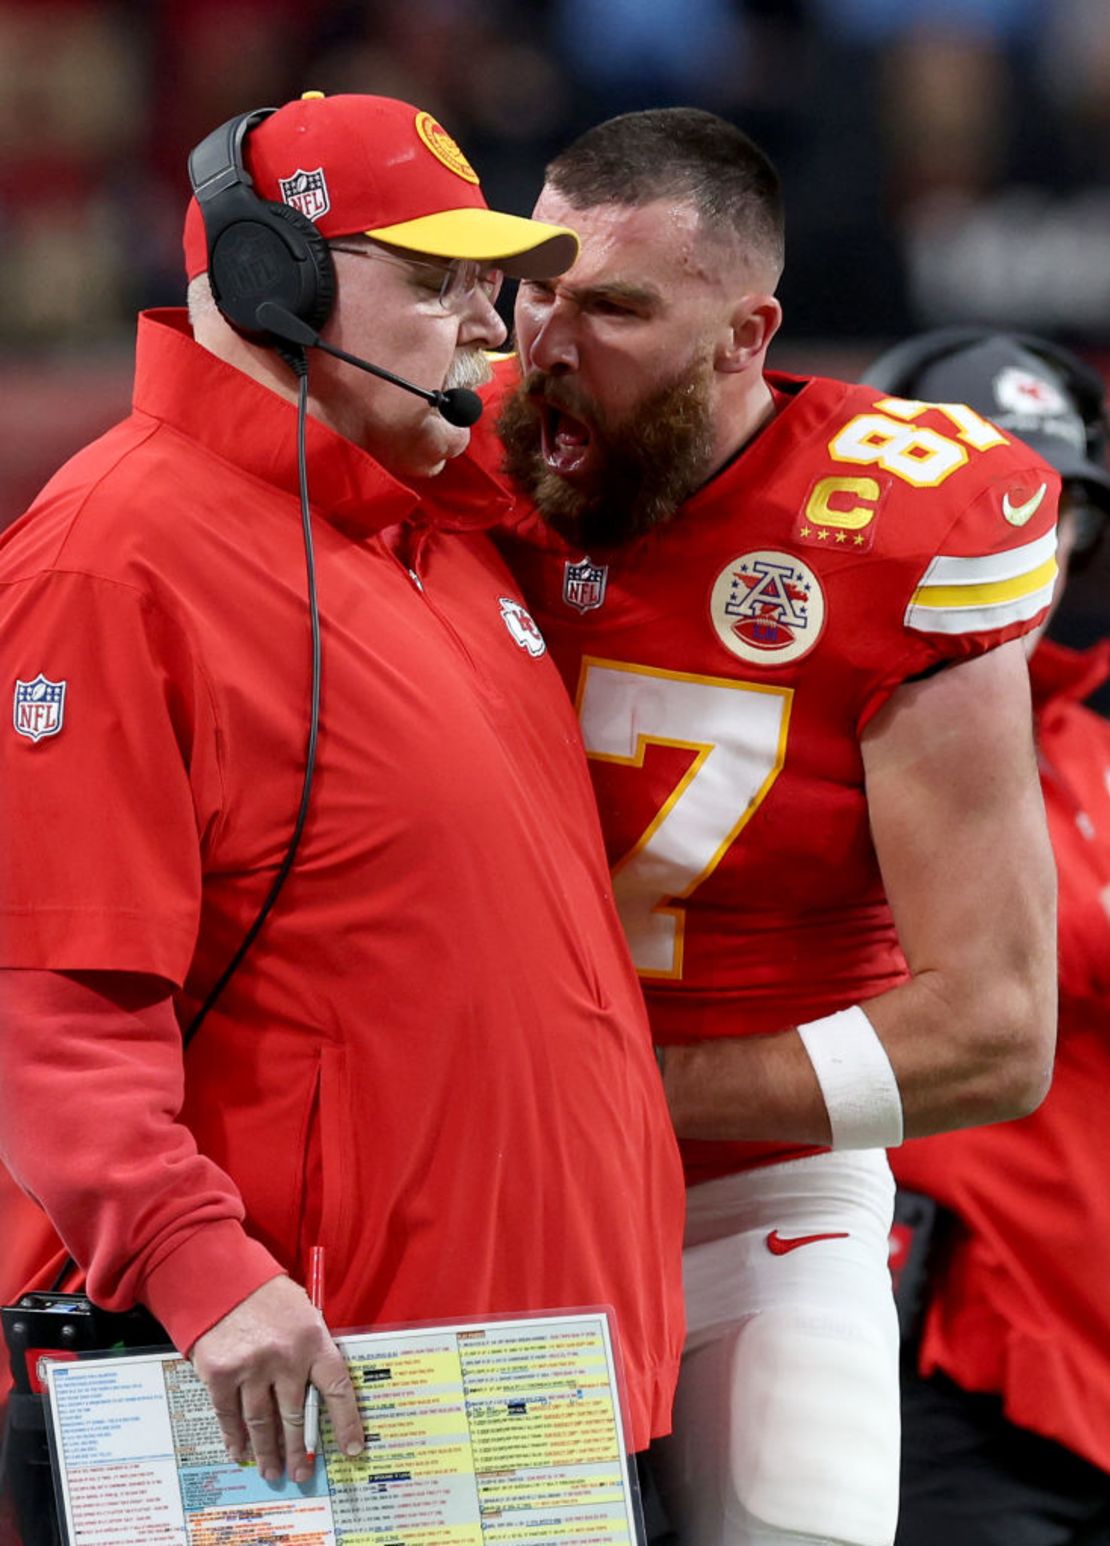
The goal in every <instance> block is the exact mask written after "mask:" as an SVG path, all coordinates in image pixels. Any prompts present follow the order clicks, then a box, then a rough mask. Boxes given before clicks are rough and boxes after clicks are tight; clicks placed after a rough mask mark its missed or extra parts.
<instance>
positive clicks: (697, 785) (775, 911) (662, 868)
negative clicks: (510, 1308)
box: [484, 109, 1058, 1546]
mask: <svg viewBox="0 0 1110 1546" xmlns="http://www.w3.org/2000/svg"><path fill="white" fill-rule="evenodd" d="M535 213H536V216H537V218H539V219H541V220H545V221H549V222H553V223H557V224H559V225H569V226H573V227H574V228H575V229H576V231H577V232H578V233H579V236H580V238H581V251H580V255H579V257H578V260H577V261H576V263H575V264H574V267H573V268H572V269H571V270H570V271H569V272H568V273H567V274H565V275H563V276H562V277H561V278H558V279H553V280H527V281H524V282H523V283H522V284H521V287H520V293H519V297H518V301H517V308H516V331H517V340H518V347H519V360H518V361H513V360H510V361H506V362H503V363H502V364H501V366H500V367H499V378H498V381H497V383H496V384H495V387H494V389H493V391H494V396H495V397H496V398H497V400H498V401H497V406H498V408H499V411H500V423H499V430H500V435H501V439H502V440H503V442H504V451H503V452H502V448H501V447H500V446H499V445H497V444H496V442H495V441H494V440H493V439H492V437H490V438H488V439H487V441H486V444H485V447H484V454H485V455H486V456H487V457H488V458H489V459H490V461H491V462H498V461H500V462H502V464H503V465H507V468H508V471H509V473H510V474H511V476H512V478H513V480H514V481H515V483H516V485H517V487H518V489H519V490H521V491H523V492H524V493H526V494H527V495H528V496H530V500H531V506H532V507H534V508H531V507H530V508H529V509H528V510H527V511H526V512H525V513H524V514H523V515H522V520H521V524H520V526H519V528H518V529H517V530H516V531H515V533H514V534H513V535H512V536H511V537H510V538H508V539H507V544H506V545H507V549H508V551H509V556H510V559H511V562H512V564H513V565H514V566H515V569H516V571H517V574H518V575H519V577H520V578H521V580H522V581H523V584H524V589H525V591H526V593H527V594H528V596H529V602H530V605H531V606H532V608H533V610H534V612H535V614H536V617H537V620H538V621H539V622H540V624H541V627H542V629H543V632H544V635H545V637H546V639H547V641H548V644H549V646H550V648H551V650H552V652H553V654H554V655H555V658H556V660H557V661H558V663H559V665H560V667H561V669H562V671H563V674H564V676H565V678H566V681H567V683H568V685H569V687H570V690H571V692H572V693H573V694H574V695H575V698H576V702H577V705H578V711H579V715H580V719H581V724H582V730H583V735H584V738H585V742H586V747H587V750H588V751H589V753H590V755H591V758H592V759H593V762H592V765H593V773H594V779H595V784H596V791H597V797H598V801H599V804H600V807H601V813H602V818H603V823H604V826H605V830H606V837H607V843H608V848H609V857H610V861H611V864H612V866H613V872H614V888H615V891H616V895H617V899H618V902H619V905H620V908H621V911H622V915H623V920H624V924H625V928H626V930H627V933H628V936H629V939H630V941H631V944H632V949H633V953H634V956H635V958H636V961H637V965H638V967H639V970H640V973H641V976H642V980H643V984H644V988H645V991H646V994H647V998H648V1003H649V1007H650V1010H651V1014H652V1017H653V1022H654V1034H655V1040H656V1043H657V1044H658V1046H659V1048H660V1060H661V1066H662V1067H663V1070H664V1080H665V1084H666V1089H667V1095H668V1098H669V1102H670V1106H671V1112H672V1116H673V1118H674V1122H675V1125H676V1128H677V1130H678V1132H679V1135H680V1136H681V1137H682V1138H683V1139H684V1140H685V1142H684V1148H685V1157H686V1164H687V1179H688V1183H689V1192H688V1204H689V1224H688V1229H687V1237H686V1244H687V1249H686V1255H685V1272H686V1291H687V1296H688V1315H689V1322H690V1337H689V1341H688V1344H687V1351H686V1356H685V1360H684V1365H683V1375H682V1379H681V1381H680V1386H679V1398H678V1406H677V1411H676V1423H675V1435H674V1437H673V1439H672V1440H670V1441H668V1442H667V1444H666V1446H665V1448H664V1450H663V1453H662V1455H661V1457H660V1469H661V1475H662V1477H663V1482H664V1491H665V1494H666V1496H667V1499H668V1501H669V1503H670V1505H671V1510H672V1514H673V1516H674V1518H675V1519H676V1521H677V1523H678V1525H679V1529H680V1534H681V1537H682V1539H683V1541H684V1542H687V1543H693V1546H726V1543H727V1546H768V1543H775V1546H783V1543H785V1542H795V1541H797V1542H805V1543H806V1546H815V1543H819V1542H837V1543H843V1542H847V1543H852V1546H884V1543H887V1542H889V1541H890V1540H891V1539H892V1537H893V1533H894V1527H895V1517H896V1513H897V1471H898V1394H897V1370H896V1363H897V1331H896V1325H895V1317H894V1313H893V1308H892V1304H891V1296H890V1281H889V1272H888V1268H887V1237H888V1231H889V1226H890V1214H891V1193H892V1188H891V1181H890V1174H889V1169H888V1165H887V1160H886V1156H885V1153H884V1150H885V1149H886V1148H887V1147H889V1146H892V1145H896V1144H898V1143H900V1142H901V1140H902V1137H903V1135H919V1134H925V1133H932V1132H937V1131H940V1130H943V1129H947V1128H952V1127H958V1126H964V1125H970V1124H973V1123H980V1122H992V1121H999V1120H1002V1119H1005V1118H1009V1117H1014V1116H1017V1115H1020V1114H1022V1113H1025V1112H1028V1111H1030V1110H1032V1109H1033V1108H1034V1107H1035V1106H1036V1105H1037V1104H1038V1102H1039V1101H1040V1100H1041V1099H1042V1097H1043V1096H1044V1093H1045V1091H1046V1088H1047V1085H1048V1081H1049V1077H1050V1069H1051V1062H1052V1050H1053V1038H1054V1018H1055V1010H1054V992H1055V989H1054V976H1053V972H1054V889H1053V876H1052V864H1051V858H1050V853H1049V848H1048V844H1047V840H1046V834H1045V825H1044V815H1043V810H1042V806H1041V800H1040V795H1039V792H1038V787H1037V778H1036V770H1035V765H1034V757H1033V749H1032V742H1031V735H1030V728H1029V726H1030V712H1029V689H1028V684H1027V678H1026V671H1025V664H1024V659H1023V652H1022V646H1021V644H1020V643H1019V642H1018V640H1019V636H1020V635H1022V634H1024V633H1025V632H1027V631H1028V630H1029V629H1031V628H1032V627H1034V626H1035V624H1036V623H1037V622H1038V620H1039V619H1040V618H1042V617H1043V615H1044V612H1045V609H1046V607H1047V606H1048V603H1049V599H1050V596H1051V593H1052V583H1053V578H1054V575H1055V562H1054V557H1053V554H1054V548H1055V533H1054V521H1055V511H1056V503H1057V492H1058V479H1057V477H1056V475H1055V473H1054V472H1053V471H1052V470H1051V469H1050V468H1049V467H1048V466H1047V465H1046V464H1045V463H1043V462H1042V461H1041V460H1040V459H1039V458H1038V457H1037V456H1036V455H1034V454H1033V452H1031V451H1030V450H1028V449H1027V448H1026V447H1025V446H1023V445H1022V444H1021V443H1020V442H1019V441H1017V440H1016V439H1014V438H1013V437H1012V436H1011V435H1008V434H1003V433H1002V432H1000V431H999V430H998V429H996V428H995V427H994V426H993V425H992V424H990V423H988V422H987V421H986V420H985V419H983V418H981V417H980V416H979V415H978V414H976V413H973V412H972V411H971V410H970V409H968V408H966V407H963V406H959V405H953V404H947V405H944V406H939V407H938V406H932V405H928V404H925V403H920V402H909V401H904V400H901V399H892V398H889V397H887V396H885V395H884V394H882V393H880V392H875V391H873V390H870V389H868V388H867V387H858V386H850V385H846V384H845V383H843V382H838V381H830V380H823V379H819V378H798V377H791V376H784V375H779V374H776V373H773V372H772V373H766V372H765V369H764V362H765V355H766V352H767V347H768V345H769V343H770V342H771V339H772V337H773V335H774V333H775V331H776V329H777V327H778V325H779V321H780V318H781V309H780V306H779V303H778V301H777V300H776V299H775V297H774V293H773V292H774V288H775V284H776V282H777V280H778V276H779V273H780V270H781V266H782V220H781V208H780V200H779V191H778V180H777V177H776V174H775V172H774V170H773V168H772V167H771V166H770V165H769V163H768V162H767V160H766V158H765V157H764V155H763V154H762V153H761V152H760V151H759V150H758V149H757V148H756V147H755V146H754V145H753V144H752V143H751V141H750V140H748V139H747V138H746V137H745V136H744V135H743V134H742V133H740V132H739V131H738V130H737V129H735V128H734V127H732V126H731V125H729V124H727V123H725V122H723V121H722V120H720V119H718V118H716V117H714V116H713V115H712V114H708V113H703V112H698V111H694V110H692V109H665V110H658V111H650V112H643V113H632V114H627V115H624V116H622V117H620V118H616V119H613V120H611V121H609V122H607V123H604V124H602V125H601V126H600V127H598V128H596V129H593V130H591V131H590V132H588V133H587V134H585V135H584V136H583V137H582V138H581V139H579V140H578V141H577V142H576V143H575V144H574V145H572V146H571V148H570V149H569V150H567V151H566V152H565V153H564V154H563V155H561V156H559V157H558V158H557V160H556V161H555V162H554V163H553V164H552V166H551V167H550V168H549V169H548V174H547V181H546V183H545V186H544V189H543V192H542V195H541V197H540V200H539V203H538V205H537V207H536V211H535ZM490 417H491V418H492V417H493V415H492V414H491V415H490Z"/></svg>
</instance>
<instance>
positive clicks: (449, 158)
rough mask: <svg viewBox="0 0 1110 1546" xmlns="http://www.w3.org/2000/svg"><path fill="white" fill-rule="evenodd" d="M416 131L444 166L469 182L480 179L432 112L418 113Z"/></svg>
mask: <svg viewBox="0 0 1110 1546" xmlns="http://www.w3.org/2000/svg"><path fill="white" fill-rule="evenodd" d="M416 132H417V134H419V136H420V138H421V139H422V140H423V141H424V143H425V145H427V147H428V149H429V150H430V151H431V153H432V155H433V156H435V158H436V160H437V161H442V162H443V164H444V166H446V167H448V168H450V170H451V171H452V172H454V173H455V174H456V176H458V177H462V178H465V180H466V181H467V182H468V183H476V182H477V181H478V174H477V172H476V171H475V170H474V168H473V167H472V166H471V164H470V162H469V161H468V160H467V159H466V157H465V156H464V155H463V153H462V151H461V150H460V149H459V147H458V146H457V145H456V144H455V142H454V140H453V139H452V138H451V136H450V135H449V134H448V132H447V130H446V129H445V128H444V127H443V125H442V124H439V123H436V121H435V119H434V118H433V117H432V115H431V113H417V115H416Z"/></svg>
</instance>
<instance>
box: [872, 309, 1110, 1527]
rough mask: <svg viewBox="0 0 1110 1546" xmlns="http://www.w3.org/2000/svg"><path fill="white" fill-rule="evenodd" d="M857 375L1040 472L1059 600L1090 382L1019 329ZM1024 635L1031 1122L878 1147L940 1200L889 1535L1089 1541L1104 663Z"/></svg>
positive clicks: (1109, 728) (1105, 1019)
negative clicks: (1029, 646)
mask: <svg viewBox="0 0 1110 1546" xmlns="http://www.w3.org/2000/svg"><path fill="white" fill-rule="evenodd" d="M865 374H866V379H867V381H869V382H870V383H871V384H872V385H876V386H879V387H882V388H883V389H885V390H887V391H890V392H893V393H896V394H897V395H899V396H902V397H909V398H915V399H920V400H925V401H940V402H952V401H959V402H962V403H967V404H969V405H970V406H971V407H972V408H974V409H975V410H976V411H977V412H978V413H981V414H983V415H985V416H987V417H989V418H991V419H992V420H993V421H994V422H995V423H996V424H997V425H999V427H1000V428H1002V429H1003V430H1005V431H1006V433H1008V434H1009V433H1013V434H1015V435H1018V436H1020V437H1021V438H1022V439H1023V440H1025V441H1026V442H1027V443H1028V444H1029V445H1031V446H1032V447H1033V448H1034V449H1035V450H1037V451H1039V452H1040V454H1041V455H1042V456H1043V457H1044V458H1045V460H1046V461H1048V462H1050V463H1052V464H1053V465H1054V466H1055V467H1056V468H1058V470H1059V471H1060V472H1061V474H1062V475H1063V479H1064V486H1063V497H1062V499H1061V504H1060V523H1059V547H1058V550H1057V559H1058V562H1059V565H1060V577H1059V581H1058V583H1057V587H1056V592H1055V596H1054V600H1053V606H1054V607H1055V606H1056V605H1058V603H1059V600H1060V597H1061V594H1062V592H1063V589H1064V585H1065V584H1066V580H1067V575H1068V572H1069V568H1070V569H1071V570H1072V571H1074V570H1075V569H1076V568H1078V567H1080V566H1082V565H1085V564H1087V563H1089V561H1090V559H1091V557H1092V555H1093V554H1094V552H1095V550H1096V549H1097V547H1098V544H1099V542H1100V541H1101V539H1102V536H1103V533H1104V531H1105V529H1106V521H1107V515H1108V514H1110V476H1108V474H1107V469H1106V463H1105V455H1104V453H1105V438H1106V431H1107V424H1106V418H1105V411H1104V402H1103V397H1104V386H1103V382H1102V380H1101V379H1100V378H1099V377H1098V375H1097V374H1096V373H1095V372H1093V371H1092V370H1090V369H1089V368H1088V367H1086V366H1085V365H1084V364H1083V363H1082V362H1081V361H1079V360H1078V359H1076V357H1075V356H1074V355H1072V354H1070V353H1068V352H1066V351H1064V350H1062V349H1059V348H1056V347H1055V346H1053V345H1050V344H1048V343H1046V342H1044V341H1043V340H1040V339H1036V338H1028V337H1024V336H1016V335H1010V334H998V333H986V332H981V331H975V332H973V331H968V330H951V329H950V330H945V331H943V332H937V333H930V334H927V335H925V336H924V337H922V338H916V339H912V340H910V341H909V343H907V344H903V345H901V346H900V347H899V348H898V349H895V350H893V351H891V352H890V353H889V354H887V355H885V356H884V357H883V358H882V359H880V360H878V361H877V362H876V363H875V364H874V365H873V366H872V367H871V369H870V370H869V371H867V372H866V373H865ZM1021 514H1022V512H1021V510H1020V509H1018V510H1014V511H1012V512H1010V513H1009V514H1008V519H1011V520H1015V519H1020V517H1021ZM1049 615H1050V616H1051V613H1050V614H1049ZM1046 623H1047V619H1046ZM1044 626H1045V625H1043V624H1042V626H1041V628H1040V629H1038V630H1037V632H1036V633H1035V634H1032V635H1030V639H1031V640H1032V641H1033V643H1034V645H1035V648H1033V650H1032V654H1031V659H1030V671H1031V675H1032V682H1033V702H1034V714H1035V723H1036V735H1037V747H1038V756H1039V762H1040V769H1041V783H1042V787H1043V790H1044V797H1045V805H1046V808H1047V812H1048V819H1049V828H1050V832H1051V835H1052V843H1053V849H1054V852H1055V855H1056V861H1057V867H1058V870H1059V877H1060V891H1059V943H1060V958H1059V959H1060V1018H1059V1042H1058V1052H1057V1060H1056V1072H1055V1078H1054V1081H1053V1085H1052V1089H1051V1091H1050V1093H1049V1095H1048V1098H1047V1099H1046V1100H1045V1102H1044V1103H1043V1105H1042V1106H1041V1107H1040V1108H1039V1109H1038V1110H1037V1111H1036V1112H1035V1113H1034V1114H1033V1115H1031V1116H1028V1117H1025V1118H1024V1119H1022V1120H1021V1121H1017V1122H1007V1123H1004V1124H1000V1125H995V1126H990V1127H981V1128H975V1129H968V1130H965V1131H961V1132H954V1133H946V1134H944V1135H943V1136H938V1137H934V1138H926V1139H922V1140H919V1141H916V1142H911V1143H907V1144H905V1145H904V1146H903V1148H902V1149H901V1150H898V1151H896V1152H895V1153H894V1154H892V1156H891V1160H892V1164H893V1168H894V1171H895V1174H896V1176H897V1177H898V1180H899V1183H900V1184H901V1185H902V1186H905V1187H908V1188H912V1189H914V1190H916V1191H920V1192H924V1193H926V1194H927V1195H929V1196H930V1197H933V1198H935V1199H937V1200H938V1201H939V1202H940V1203H942V1204H943V1205H944V1207H945V1208H947V1209H948V1210H950V1212H951V1224H950V1234H949V1235H948V1239H947V1248H946V1249H945V1250H944V1251H943V1253H942V1254H941V1256H940V1261H939V1265H938V1266H937V1267H936V1268H934V1270H933V1272H932V1273H931V1278H930V1282H929V1285H928V1288H927V1291H926V1292H927V1299H926V1311H925V1322H924V1330H923V1334H922V1338H921V1343H920V1347H919V1348H918V1350H917V1356H916V1365H917V1369H918V1371H919V1373H917V1374H915V1373H913V1372H910V1371H907V1375H906V1379H905V1382H904V1388H903V1435H904V1442H903V1475H902V1511H901V1524H900V1527H899V1532H898V1537H897V1542H898V1546H926V1543H928V1546H934V1543H935V1542H936V1541H937V1540H939V1539H942V1538H943V1539H944V1540H946V1541H947V1542H948V1543H949V1546H993V1543H996V1542H997V1543H999V1546H1002V1543H1005V1546H1048V1543H1049V1542H1051V1543H1053V1546H1064V1543H1071V1546H1079V1543H1082V1546H1100V1543H1106V1542H1110V1299H1108V1298H1107V1294H1106V1288H1105V1285H1106V1279H1107V1276H1108V1274H1110V1188H1108V1186H1107V1176H1108V1175H1110V1135H1108V1133H1107V1129H1106V1125H1105V1123H1104V1122H1102V1121H1100V1120H1099V1119H1098V1117H1097V1115H1096V1113H1097V1112H1098V1111H1099V1108H1100V1106H1101V1104H1102V1101H1103V1099H1104V1092H1105V1090H1106V1088H1107V1084H1108V1082H1110V725H1108V724H1107V722H1106V721H1105V720H1104V719H1103V718H1101V717H1100V716H1099V715H1098V714H1096V713H1094V712H1093V711H1092V710H1091V709H1088V708H1085V707H1084V706H1083V704H1082V699H1083V698H1084V697H1086V696H1087V695H1088V694H1089V693H1090V692H1091V691H1093V689H1094V688H1095V687H1097V686H1098V685H1099V684H1100V683H1101V682H1102V681H1104V680H1105V679H1106V677H1107V675H1108V674H1110V640H1104V641H1102V642H1101V643H1100V644H1098V645H1096V646H1095V647H1094V648H1093V649H1090V650H1088V651H1086V652H1084V653H1077V652H1075V651H1073V650H1067V649H1065V648H1064V647H1063V646H1062V645H1060V644H1057V643H1055V642H1054V641H1052V640H1050V639H1046V638H1044V637H1043V632H1044Z"/></svg>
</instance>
